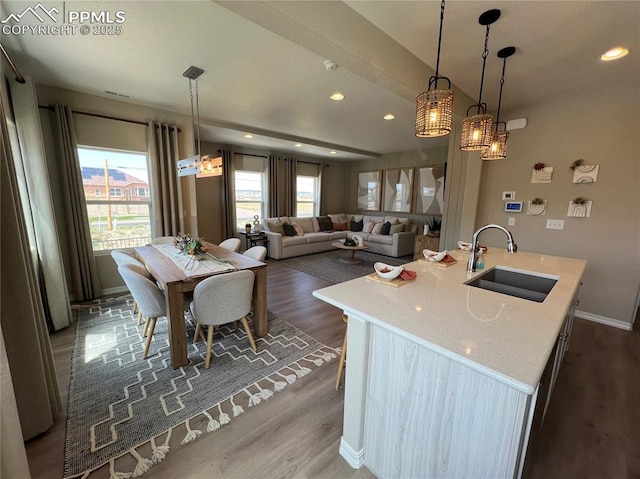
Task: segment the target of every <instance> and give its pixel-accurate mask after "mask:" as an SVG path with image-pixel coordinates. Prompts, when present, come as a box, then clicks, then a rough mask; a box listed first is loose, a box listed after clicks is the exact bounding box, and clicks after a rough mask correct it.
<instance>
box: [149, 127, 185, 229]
mask: <svg viewBox="0 0 640 479" xmlns="http://www.w3.org/2000/svg"><path fill="white" fill-rule="evenodd" d="M147 126H148V128H147V135H148V137H147V144H148V146H149V163H150V169H151V192H152V195H153V202H152V212H151V213H152V214H151V235H152V237H153V238H158V237H160V236H175V235H176V234H178V233H180V232H181V231H183V230H184V218H183V217H182V215H181V211H182V190H181V185H180V181H179V178H178V165H177V163H178V160H179V159H180V150H179V143H178V127H177V126H175V125H167V124H164V123H154V122H152V121H150V122H149V123H148V125H147Z"/></svg>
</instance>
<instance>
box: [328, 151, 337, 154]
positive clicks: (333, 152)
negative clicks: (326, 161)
mask: <svg viewBox="0 0 640 479" xmlns="http://www.w3.org/2000/svg"><path fill="white" fill-rule="evenodd" d="M329 153H330V154H331V155H337V154H338V152H337V151H335V150H331V151H330V152H329Z"/></svg>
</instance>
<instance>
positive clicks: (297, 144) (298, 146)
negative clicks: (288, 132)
mask: <svg viewBox="0 0 640 479" xmlns="http://www.w3.org/2000/svg"><path fill="white" fill-rule="evenodd" d="M293 146H295V147H296V148H302V143H296V144H295V145H293Z"/></svg>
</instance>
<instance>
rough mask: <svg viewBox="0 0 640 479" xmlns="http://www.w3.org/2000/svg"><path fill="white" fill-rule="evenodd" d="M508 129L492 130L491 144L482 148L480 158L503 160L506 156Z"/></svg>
mask: <svg viewBox="0 0 640 479" xmlns="http://www.w3.org/2000/svg"><path fill="white" fill-rule="evenodd" d="M508 139H509V132H508V131H494V132H493V138H492V139H491V145H490V146H489V148H484V149H483V150H482V154H481V155H480V159H481V160H503V159H505V158H506V157H507V140H508Z"/></svg>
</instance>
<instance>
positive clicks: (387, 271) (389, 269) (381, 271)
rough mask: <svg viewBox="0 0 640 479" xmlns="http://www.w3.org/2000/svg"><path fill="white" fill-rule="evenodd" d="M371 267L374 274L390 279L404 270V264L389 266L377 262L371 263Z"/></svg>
mask: <svg viewBox="0 0 640 479" xmlns="http://www.w3.org/2000/svg"><path fill="white" fill-rule="evenodd" d="M373 269H375V270H376V274H377V275H378V276H379V277H380V278H382V279H386V280H389V281H390V280H392V279H396V278H397V277H398V276H400V273H402V272H403V271H404V266H389V265H388V264H385V263H380V262H377V263H375V264H374V265H373Z"/></svg>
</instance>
